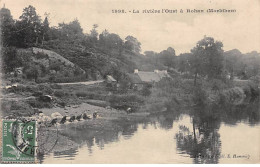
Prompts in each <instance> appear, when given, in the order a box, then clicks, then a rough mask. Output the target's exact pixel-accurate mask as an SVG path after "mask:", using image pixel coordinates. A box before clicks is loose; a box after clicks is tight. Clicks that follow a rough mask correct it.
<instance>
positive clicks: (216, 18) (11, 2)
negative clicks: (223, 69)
mask: <svg viewBox="0 0 260 167" xmlns="http://www.w3.org/2000/svg"><path fill="white" fill-rule="evenodd" d="M0 2H1V7H2V6H3V4H5V6H6V8H9V9H10V10H11V13H12V15H13V17H14V18H15V19H18V17H19V16H20V15H21V14H22V10H23V8H25V7H27V6H28V5H32V6H34V7H35V8H36V10H37V13H38V14H39V15H40V16H41V17H42V19H44V13H45V12H47V13H50V19H49V20H50V22H51V25H52V26H56V25H57V24H58V23H60V22H65V23H68V22H70V21H72V20H73V19H75V18H77V19H78V20H79V21H80V23H81V26H82V28H83V29H84V32H89V31H90V29H91V28H92V25H93V24H98V25H99V27H98V32H99V33H101V32H102V31H103V30H104V29H107V30H108V31H109V32H111V33H117V34H119V35H120V36H121V38H125V37H126V36H127V35H132V36H134V37H136V38H137V39H138V40H139V41H140V42H141V43H142V51H146V50H153V51H156V52H160V51H162V50H164V49H167V47H169V46H171V47H173V48H174V49H175V50H176V53H177V54H179V53H183V52H189V51H190V49H191V48H192V47H194V46H195V44H196V42H197V41H198V40H200V39H202V38H203V36H204V35H207V36H212V37H214V38H215V39H216V40H219V41H222V42H223V44H224V50H230V49H234V48H237V49H239V50H240V51H241V52H243V53H246V52H251V51H253V50H257V51H258V52H260V0H0ZM209 8H213V9H236V11H237V12H236V13H225V14H209V13H206V12H205V13H204V14H201V13H198V14H190V13H183V14H181V13H177V14H143V13H140V14H133V13H125V14H113V13H112V9H124V10H126V11H129V10H131V11H132V10H133V9H135V10H139V11H140V12H141V10H144V9H158V10H161V9H173V10H174V9H178V10H180V9H184V11H185V10H186V9H204V10H207V9H209Z"/></svg>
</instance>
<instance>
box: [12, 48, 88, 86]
mask: <svg viewBox="0 0 260 167" xmlns="http://www.w3.org/2000/svg"><path fill="white" fill-rule="evenodd" d="M15 55H16V61H19V62H20V64H19V68H16V69H15V70H14V75H18V76H19V75H21V76H22V78H27V79H34V80H35V81H36V82H38V83H39V82H66V81H67V80H68V79H70V80H71V79H72V78H73V79H75V80H80V79H82V78H84V76H85V73H86V72H85V71H84V70H83V69H81V68H80V67H79V66H78V65H76V64H74V63H72V62H71V61H69V60H67V59H66V58H64V57H63V56H61V55H59V54H57V53H55V52H53V51H50V50H45V49H40V48H36V47H32V48H27V49H21V48H16V51H15Z"/></svg>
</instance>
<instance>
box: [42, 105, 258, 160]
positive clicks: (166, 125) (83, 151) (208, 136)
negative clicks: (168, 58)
mask: <svg viewBox="0 0 260 167" xmlns="http://www.w3.org/2000/svg"><path fill="white" fill-rule="evenodd" d="M182 113H183V111H179V112H170V111H169V112H163V113H160V114H158V113H157V114H152V115H150V116H149V118H148V119H147V120H142V121H128V120H113V121H112V123H111V125H113V127H114V128H111V127H110V128H106V127H104V129H102V130H100V129H95V128H89V127H88V126H86V125H82V126H77V127H68V128H67V129H66V130H64V131H61V132H60V134H61V135H64V136H67V137H68V138H70V139H71V140H72V141H74V142H76V143H78V145H79V146H80V147H78V148H75V149H70V150H67V151H62V152H57V151H54V153H53V154H50V155H45V157H44V158H42V160H41V161H43V162H44V161H45V160H44V159H45V158H47V159H48V161H47V162H49V161H50V159H56V160H57V159H62V160H63V161H61V162H62V163H66V161H71V160H73V161H71V162H75V161H77V162H78V163H106V162H107V163H109V162H112V163H134V162H135V163H138V162H139V163H157V162H159V163H191V162H190V160H192V163H221V162H222V163H223V162H226V161H223V159H224V158H226V157H225V156H226V153H229V152H228V151H227V150H232V149H230V148H228V147H229V141H228V140H229V139H232V136H229V134H228V133H226V132H227V130H228V131H230V128H231V131H232V130H233V131H234V130H237V129H240V128H241V130H242V128H243V129H247V130H248V129H249V127H252V129H250V130H252V133H255V132H259V120H260V119H259V118H260V116H259V115H260V114H259V113H260V110H259V101H254V102H252V103H250V104H241V105H239V106H232V105H223V106H217V105H216V106H197V107H194V108H193V109H192V110H190V111H189V112H185V113H188V115H183V114H182ZM257 128H258V129H257ZM236 135H237V136H238V138H241V141H240V143H235V142H234V143H232V146H233V147H237V148H241V149H240V150H242V151H243V149H242V148H248V149H249V150H247V151H248V152H250V151H251V150H250V149H252V146H251V145H252V144H253V145H256V147H257V141H258V142H259V140H258V138H256V140H254V141H253V140H252V143H250V142H247V141H246V140H245V139H244V136H243V133H241V134H240V133H237V134H236ZM221 140H222V141H221ZM227 143H228V144H227ZM241 143H242V144H241ZM223 145H224V146H225V147H223ZM237 150H238V149H237ZM242 153H243V152H242ZM114 154H117V156H118V158H115V157H114ZM151 156H152V157H154V156H155V157H157V158H158V161H157V159H151ZM86 157H88V158H86ZM91 157H92V158H91ZM159 157H160V158H159ZM159 159H160V160H161V161H159ZM120 160H121V161H120ZM180 160H181V161H180ZM241 162H244V161H241ZM233 163H235V162H233Z"/></svg>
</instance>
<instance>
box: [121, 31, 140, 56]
mask: <svg viewBox="0 0 260 167" xmlns="http://www.w3.org/2000/svg"><path fill="white" fill-rule="evenodd" d="M125 40H126V41H125V48H126V49H128V50H130V51H133V52H135V53H140V51H141V43H140V42H139V41H138V40H137V39H136V38H135V37H133V36H130V35H129V36H127V37H126V38H125Z"/></svg>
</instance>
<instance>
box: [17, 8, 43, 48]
mask: <svg viewBox="0 0 260 167" xmlns="http://www.w3.org/2000/svg"><path fill="white" fill-rule="evenodd" d="M19 18H20V20H19V21H17V22H16V28H17V31H16V35H17V38H18V40H19V42H18V44H19V45H22V46H31V45H34V44H36V45H37V44H38V42H39V40H41V38H39V37H40V35H41V18H40V16H39V15H38V14H37V13H36V9H35V8H34V7H33V6H31V5H29V6H28V7H26V8H24V9H23V13H22V15H21V16H20V17H19Z"/></svg>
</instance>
